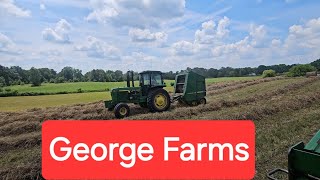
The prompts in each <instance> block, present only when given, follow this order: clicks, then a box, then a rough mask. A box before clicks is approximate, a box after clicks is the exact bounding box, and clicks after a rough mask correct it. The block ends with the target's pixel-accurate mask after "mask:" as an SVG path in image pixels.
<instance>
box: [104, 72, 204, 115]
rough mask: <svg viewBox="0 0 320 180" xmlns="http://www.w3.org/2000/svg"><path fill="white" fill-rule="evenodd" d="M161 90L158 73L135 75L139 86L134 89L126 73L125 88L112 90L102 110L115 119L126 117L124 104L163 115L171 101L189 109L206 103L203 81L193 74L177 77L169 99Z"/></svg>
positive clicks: (188, 73)
mask: <svg viewBox="0 0 320 180" xmlns="http://www.w3.org/2000/svg"><path fill="white" fill-rule="evenodd" d="M165 86H166V85H165V83H164V81H163V77H162V73H161V72H160V71H143V72H141V73H140V74H139V86H138V87H135V84H134V78H133V71H128V72H127V87H124V88H115V89H112V91H111V97H112V100H110V101H105V107H106V108H108V110H109V111H112V110H113V111H114V114H115V116H116V117H117V118H123V117H126V116H129V114H130V108H129V106H128V105H127V104H128V103H134V104H139V105H140V106H141V107H143V108H148V109H149V110H150V111H151V112H162V111H166V110H168V109H169V108H170V104H171V103H172V102H174V101H179V102H181V103H184V104H187V105H191V106H194V105H198V104H205V103H206V99H205V96H206V84H205V78H204V77H203V76H201V75H199V74H197V73H194V72H192V71H186V72H182V73H180V74H178V75H177V76H176V78H175V85H174V95H173V97H172V98H171V97H170V96H169V94H168V92H167V91H166V90H165V89H163V88H164V87H165Z"/></svg>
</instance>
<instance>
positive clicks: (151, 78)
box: [139, 73, 163, 86]
mask: <svg viewBox="0 0 320 180" xmlns="http://www.w3.org/2000/svg"><path fill="white" fill-rule="evenodd" d="M139 79H140V85H147V86H149V85H151V86H159V85H163V79H162V76H161V74H158V73H145V74H144V73H143V74H140V77H139Z"/></svg>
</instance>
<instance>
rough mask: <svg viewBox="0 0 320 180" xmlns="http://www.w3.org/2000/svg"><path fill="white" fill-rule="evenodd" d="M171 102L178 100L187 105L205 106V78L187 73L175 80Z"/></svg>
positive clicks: (179, 75) (181, 74)
mask: <svg viewBox="0 0 320 180" xmlns="http://www.w3.org/2000/svg"><path fill="white" fill-rule="evenodd" d="M175 82H176V83H175V86H174V95H173V101H175V100H178V101H179V102H183V103H185V104H188V105H198V104H206V99H205V96H206V81H205V77H203V76H201V75H199V74H197V73H194V72H192V71H187V72H183V73H180V74H178V75H177V76H176V78H175Z"/></svg>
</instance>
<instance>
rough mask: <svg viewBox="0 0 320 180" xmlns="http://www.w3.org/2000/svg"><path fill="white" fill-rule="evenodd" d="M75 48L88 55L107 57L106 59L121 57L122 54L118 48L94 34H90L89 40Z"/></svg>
mask: <svg viewBox="0 0 320 180" xmlns="http://www.w3.org/2000/svg"><path fill="white" fill-rule="evenodd" d="M75 49H76V50H78V51H84V52H86V53H87V56H88V57H94V58H105V59H106V60H114V59H119V58H120V55H121V53H120V50H119V49H118V48H116V47H114V46H112V45H109V44H107V43H106V42H104V41H102V40H100V39H97V38H95V37H93V36H88V37H87V42H86V43H85V44H84V45H80V46H77V47H75Z"/></svg>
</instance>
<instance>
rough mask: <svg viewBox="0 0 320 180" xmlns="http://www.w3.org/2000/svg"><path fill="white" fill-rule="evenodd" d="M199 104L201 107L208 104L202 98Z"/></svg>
mask: <svg viewBox="0 0 320 180" xmlns="http://www.w3.org/2000/svg"><path fill="white" fill-rule="evenodd" d="M199 104H200V105H205V104H207V100H206V98H201V99H200V100H199Z"/></svg>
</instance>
